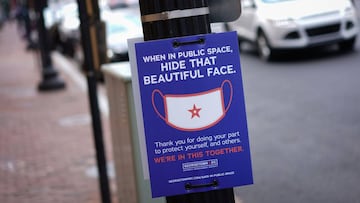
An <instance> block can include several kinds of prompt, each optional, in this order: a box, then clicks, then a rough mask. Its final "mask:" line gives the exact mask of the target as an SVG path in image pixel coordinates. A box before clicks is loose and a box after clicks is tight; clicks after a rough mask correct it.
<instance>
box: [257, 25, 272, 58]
mask: <svg viewBox="0 0 360 203" xmlns="http://www.w3.org/2000/svg"><path fill="white" fill-rule="evenodd" d="M256 46H257V52H258V55H259V57H260V58H261V59H262V60H264V61H270V60H271V59H272V58H273V56H274V50H273V49H272V48H271V46H270V45H269V41H268V39H267V37H266V36H265V34H264V33H263V32H259V34H258V36H257V38H256Z"/></svg>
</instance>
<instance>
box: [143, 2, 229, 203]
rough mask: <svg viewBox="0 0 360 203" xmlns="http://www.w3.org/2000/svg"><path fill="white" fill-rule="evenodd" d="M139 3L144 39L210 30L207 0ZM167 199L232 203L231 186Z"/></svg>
mask: <svg viewBox="0 0 360 203" xmlns="http://www.w3.org/2000/svg"><path fill="white" fill-rule="evenodd" d="M139 2H140V10H141V20H142V26H143V32H144V40H145V41H147V40H155V39H164V38H171V37H182V36H190V35H198V34H208V33H210V32H211V29H210V18H209V6H208V1H207V0H139ZM213 184H214V185H204V187H211V186H216V185H215V184H217V183H213ZM185 187H186V186H185ZM189 187H192V186H191V185H190V186H189ZM196 187H202V186H196ZM166 201H167V203H235V200H234V192H233V188H230V189H222V190H212V191H208V192H203V193H191V194H185V195H177V196H170V197H167V198H166Z"/></svg>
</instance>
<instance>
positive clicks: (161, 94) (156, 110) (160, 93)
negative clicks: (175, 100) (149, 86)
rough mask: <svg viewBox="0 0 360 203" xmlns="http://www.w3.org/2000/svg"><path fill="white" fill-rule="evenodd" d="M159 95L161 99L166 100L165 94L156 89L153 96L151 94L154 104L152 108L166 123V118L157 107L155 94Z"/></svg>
mask: <svg viewBox="0 0 360 203" xmlns="http://www.w3.org/2000/svg"><path fill="white" fill-rule="evenodd" d="M156 93H158V94H159V95H160V96H161V98H162V99H163V100H164V95H163V93H162V92H161V91H160V90H159V89H155V90H154V91H153V92H152V94H151V102H152V106H153V108H154V110H155V113H156V114H157V115H158V116H159V117H160V118H161V119H163V120H164V121H166V119H165V117H164V116H163V115H161V114H160V112H159V111H158V109H157V107H156V105H155V94H156Z"/></svg>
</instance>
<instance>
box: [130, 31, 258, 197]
mask: <svg viewBox="0 0 360 203" xmlns="http://www.w3.org/2000/svg"><path fill="white" fill-rule="evenodd" d="M135 50H136V60H137V75H138V81H134V82H138V83H139V89H140V97H141V106H142V114H143V125H144V131H145V139H146V147H147V157H148V162H149V173H150V182H151V190H152V196H153V197H160V196H173V195H179V194H187V193H193V192H204V191H209V190H218V189H225V188H231V187H236V186H241V185H248V184H252V183H253V177H252V169H251V159H250V148H249V139H248V130H247V121H246V113H245V103H244V93H243V84H242V78H241V68H240V56H239V47H238V41H237V35H236V33H235V32H227V33H219V34H207V35H196V36H188V37H181V38H172V39H164V40H156V41H148V42H141V43H136V44H135Z"/></svg>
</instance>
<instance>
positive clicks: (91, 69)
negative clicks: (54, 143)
mask: <svg viewBox="0 0 360 203" xmlns="http://www.w3.org/2000/svg"><path fill="white" fill-rule="evenodd" d="M77 4H78V10H79V18H80V32H81V42H82V49H83V53H84V67H85V71H86V73H85V74H86V78H87V84H88V95H89V102H90V110H91V118H92V127H93V136H94V144H95V150H96V161H97V167H98V171H99V186H100V191H101V200H102V203H111V195H110V188H109V180H108V175H107V167H106V156H105V146H104V141H103V132H102V126H101V116H100V111H99V104H98V100H97V71H99V69H100V65H101V58H100V57H101V56H100V54H99V52H98V50H99V47H98V46H99V45H98V41H99V38H101V36H99V35H100V33H99V29H101V28H102V29H103V28H104V26H103V24H102V22H101V21H100V12H99V4H98V1H97V0H77Z"/></svg>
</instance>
